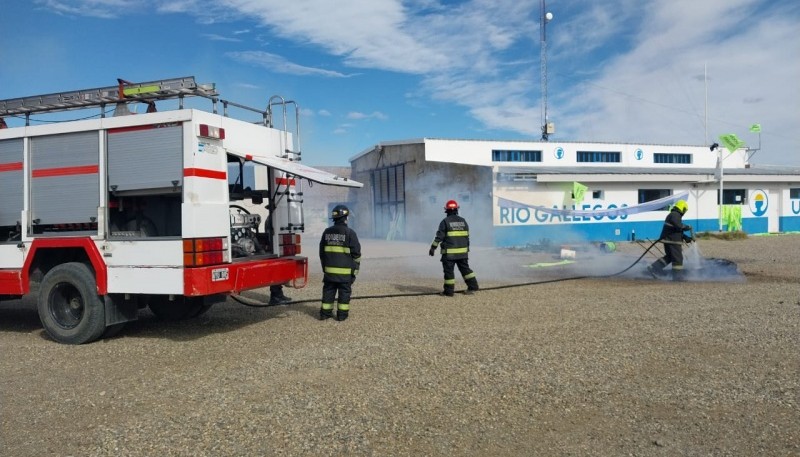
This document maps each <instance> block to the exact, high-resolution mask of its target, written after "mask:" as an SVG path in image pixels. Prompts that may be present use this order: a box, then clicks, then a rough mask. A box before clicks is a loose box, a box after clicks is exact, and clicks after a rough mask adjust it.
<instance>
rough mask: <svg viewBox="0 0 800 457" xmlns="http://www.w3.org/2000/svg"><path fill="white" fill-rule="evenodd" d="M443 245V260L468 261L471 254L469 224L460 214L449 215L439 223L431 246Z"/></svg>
mask: <svg viewBox="0 0 800 457" xmlns="http://www.w3.org/2000/svg"><path fill="white" fill-rule="evenodd" d="M439 245H441V250H442V258H443V259H448V260H457V259H466V258H467V257H468V253H469V224H467V221H466V220H464V218H463V217H461V216H459V215H458V214H449V215H448V216H447V217H445V218H444V219H442V222H440V223H439V229H438V230H437V231H436V237H435V238H434V239H433V243H431V246H433V247H434V248H435V247H438V246H439Z"/></svg>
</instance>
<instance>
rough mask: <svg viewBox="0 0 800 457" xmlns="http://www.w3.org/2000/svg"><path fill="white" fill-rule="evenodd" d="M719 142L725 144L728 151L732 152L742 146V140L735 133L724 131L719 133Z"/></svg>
mask: <svg viewBox="0 0 800 457" xmlns="http://www.w3.org/2000/svg"><path fill="white" fill-rule="evenodd" d="M719 142H720V143H722V145H723V146H725V148H726V149H727V150H728V152H730V153H733V152H735V151H736V150H737V149H739V148H741V147H742V146H744V141H742V140H740V139H739V137H738V136H736V134H735V133H726V134H725V135H720V136H719Z"/></svg>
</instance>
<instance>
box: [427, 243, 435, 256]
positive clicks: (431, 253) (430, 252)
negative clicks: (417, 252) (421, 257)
mask: <svg viewBox="0 0 800 457" xmlns="http://www.w3.org/2000/svg"><path fill="white" fill-rule="evenodd" d="M435 252H436V248H435V247H433V246H431V248H430V249H429V250H428V255H429V256H431V257H433V254H434V253H435Z"/></svg>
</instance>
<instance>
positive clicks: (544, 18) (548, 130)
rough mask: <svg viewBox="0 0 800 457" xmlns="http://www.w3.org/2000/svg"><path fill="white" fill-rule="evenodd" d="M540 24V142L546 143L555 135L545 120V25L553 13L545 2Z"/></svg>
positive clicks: (541, 5)
mask: <svg viewBox="0 0 800 457" xmlns="http://www.w3.org/2000/svg"><path fill="white" fill-rule="evenodd" d="M539 5H540V7H541V8H540V19H541V24H540V27H539V30H540V32H541V43H542V45H541V55H540V57H539V60H540V62H541V66H542V68H541V71H542V75H541V76H542V140H544V141H547V139H548V137H549V136H550V134H551V133H555V126H554V125H553V124H551V123H550V122H549V120H548V118H547V23H548V22H550V20H552V19H553V13H549V12H547V11H546V9H547V8H546V6H545V0H540V1H539Z"/></svg>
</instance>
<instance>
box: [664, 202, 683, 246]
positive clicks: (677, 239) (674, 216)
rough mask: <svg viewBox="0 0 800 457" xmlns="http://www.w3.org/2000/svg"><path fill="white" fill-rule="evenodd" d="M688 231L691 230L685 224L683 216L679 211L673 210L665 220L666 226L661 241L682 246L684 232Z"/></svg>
mask: <svg viewBox="0 0 800 457" xmlns="http://www.w3.org/2000/svg"><path fill="white" fill-rule="evenodd" d="M686 230H689V227H688V226H686V225H684V224H683V214H681V212H680V211H678V210H677V209H673V210H672V211H670V212H669V214H667V217H666V219H664V226H663V227H662V228H661V236H660V237H659V240H661V241H663V242H666V243H670V242H674V243H678V244H681V242H682V240H683V232H684V231H686Z"/></svg>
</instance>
